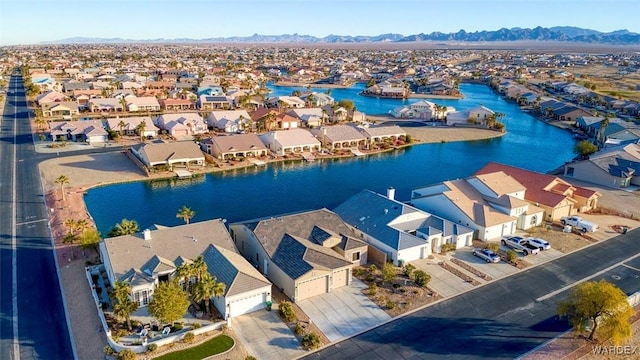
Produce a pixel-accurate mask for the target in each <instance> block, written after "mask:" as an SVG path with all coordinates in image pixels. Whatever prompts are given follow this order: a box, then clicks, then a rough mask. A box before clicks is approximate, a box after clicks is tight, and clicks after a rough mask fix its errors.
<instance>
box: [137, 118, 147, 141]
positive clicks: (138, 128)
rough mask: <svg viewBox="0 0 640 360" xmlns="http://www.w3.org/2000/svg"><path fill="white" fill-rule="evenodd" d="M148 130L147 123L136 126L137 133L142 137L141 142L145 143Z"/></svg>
mask: <svg viewBox="0 0 640 360" xmlns="http://www.w3.org/2000/svg"><path fill="white" fill-rule="evenodd" d="M146 128H147V123H146V122H144V121H141V122H140V124H138V126H136V131H137V132H138V134H139V135H140V141H144V129H146Z"/></svg>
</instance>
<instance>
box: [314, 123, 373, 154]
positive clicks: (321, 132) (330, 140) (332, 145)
mask: <svg viewBox="0 0 640 360" xmlns="http://www.w3.org/2000/svg"><path fill="white" fill-rule="evenodd" d="M311 133H312V134H313V135H314V136H315V137H316V139H318V140H320V143H321V144H322V145H323V146H324V147H326V148H329V149H344V148H347V149H348V148H359V147H363V146H364V145H365V142H366V138H365V136H364V135H363V134H362V133H361V132H360V131H358V129H356V128H355V127H353V126H350V125H332V126H322V127H319V128H316V129H312V130H311Z"/></svg>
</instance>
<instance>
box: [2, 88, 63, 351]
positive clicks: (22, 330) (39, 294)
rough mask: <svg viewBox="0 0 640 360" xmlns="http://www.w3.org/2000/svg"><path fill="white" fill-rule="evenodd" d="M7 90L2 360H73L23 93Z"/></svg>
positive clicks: (4, 150)
mask: <svg viewBox="0 0 640 360" xmlns="http://www.w3.org/2000/svg"><path fill="white" fill-rule="evenodd" d="M9 88H10V89H11V90H13V91H14V93H13V94H12V95H9V96H8V98H7V105H6V106H5V110H4V114H3V118H2V124H1V128H0V163H1V164H2V171H1V172H0V184H1V185H0V202H1V203H2V205H0V206H1V209H2V211H0V318H1V320H0V359H73V358H74V351H73V347H72V345H71V341H70V336H69V329H68V326H67V320H66V317H65V310H64V301H63V299H62V295H61V291H60V284H59V282H58V277H57V273H56V264H55V258H54V254H53V249H52V243H51V237H50V230H49V227H48V218H47V208H46V206H45V204H44V194H43V190H42V185H41V183H40V176H39V172H38V168H37V163H38V162H39V161H40V158H38V157H37V156H34V155H35V153H34V151H33V150H34V149H33V142H32V139H31V129H30V125H29V121H28V119H29V117H28V112H27V107H26V101H25V97H24V90H23V89H22V83H21V82H18V79H17V78H16V77H12V78H11V82H10V84H9ZM16 94H17V95H16ZM14 126H15V132H14ZM16 314H17V318H16ZM16 320H17V321H16Z"/></svg>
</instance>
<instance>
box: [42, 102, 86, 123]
mask: <svg viewBox="0 0 640 360" xmlns="http://www.w3.org/2000/svg"><path fill="white" fill-rule="evenodd" d="M41 108H42V116H44V117H62V118H69V119H70V117H71V116H74V115H79V114H80V110H79V109H78V104H77V103H76V102H74V101H62V102H53V103H44V104H42V107H41Z"/></svg>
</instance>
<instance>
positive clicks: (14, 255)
mask: <svg viewBox="0 0 640 360" xmlns="http://www.w3.org/2000/svg"><path fill="white" fill-rule="evenodd" d="M15 84H16V83H14V88H13V89H14V91H15V93H14V95H13V101H14V103H15V104H17V103H18V91H17V89H16V85H15ZM17 123H18V107H17V106H14V107H13V146H12V148H13V162H12V163H13V169H12V175H11V176H12V178H13V180H12V181H13V184H12V185H13V189H12V191H13V194H12V197H13V199H12V204H13V206H12V210H11V212H12V214H11V216H12V219H11V302H12V304H11V307H12V314H11V315H12V317H13V328H12V334H11V342H12V345H13V359H14V360H20V343H19V342H18V250H17V247H18V243H17V237H16V218H17V213H16V208H17V207H18V206H17V202H16V177H17V171H16V168H17V164H16V159H17V155H16V153H17V152H18V151H17V149H16V144H17V143H18V142H17V137H18V126H17Z"/></svg>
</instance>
